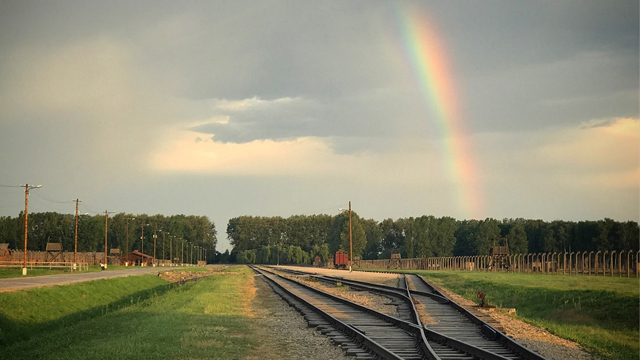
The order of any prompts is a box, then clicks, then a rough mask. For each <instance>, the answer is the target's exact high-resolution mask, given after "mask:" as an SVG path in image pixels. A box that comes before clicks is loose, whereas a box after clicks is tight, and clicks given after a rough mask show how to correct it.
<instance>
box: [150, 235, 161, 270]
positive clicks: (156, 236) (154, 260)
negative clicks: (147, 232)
mask: <svg viewBox="0 0 640 360" xmlns="http://www.w3.org/2000/svg"><path fill="white" fill-rule="evenodd" d="M158 231H162V230H157V231H156V230H153V262H152V265H153V266H155V265H156V239H158Z"/></svg>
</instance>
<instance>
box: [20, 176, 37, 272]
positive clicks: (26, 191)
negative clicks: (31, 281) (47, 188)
mask: <svg viewBox="0 0 640 360" xmlns="http://www.w3.org/2000/svg"><path fill="white" fill-rule="evenodd" d="M22 186H24V265H23V266H22V275H23V276H25V275H27V233H28V230H29V227H28V224H29V222H28V218H29V211H28V209H29V190H31V189H38V188H41V187H42V185H38V186H29V184H24V185H22ZM22 186H21V187H22Z"/></svg>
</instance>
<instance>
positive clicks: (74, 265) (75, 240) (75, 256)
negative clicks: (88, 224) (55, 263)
mask: <svg viewBox="0 0 640 360" xmlns="http://www.w3.org/2000/svg"><path fill="white" fill-rule="evenodd" d="M75 202H76V231H75V234H74V241H73V244H74V245H73V270H75V269H76V264H77V263H78V261H77V258H78V203H79V202H81V200H79V199H76V200H75Z"/></svg>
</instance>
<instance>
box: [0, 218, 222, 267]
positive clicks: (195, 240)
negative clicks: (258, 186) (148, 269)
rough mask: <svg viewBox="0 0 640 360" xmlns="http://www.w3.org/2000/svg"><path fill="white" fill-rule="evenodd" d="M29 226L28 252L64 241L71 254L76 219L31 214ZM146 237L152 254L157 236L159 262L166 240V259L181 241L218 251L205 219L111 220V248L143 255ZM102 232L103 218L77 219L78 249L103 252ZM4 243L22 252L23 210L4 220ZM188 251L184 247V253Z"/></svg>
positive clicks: (0, 226) (0, 238) (0, 223)
mask: <svg viewBox="0 0 640 360" xmlns="http://www.w3.org/2000/svg"><path fill="white" fill-rule="evenodd" d="M28 227H29V229H28V245H27V249H28V250H32V251H44V250H45V249H46V245H47V243H50V242H55V243H62V248H63V250H64V251H73V249H74V241H75V240H74V238H75V216H74V215H71V214H60V213H57V212H42V213H30V214H29V218H28ZM143 233H144V253H145V254H148V255H152V256H153V236H154V234H155V235H156V236H157V239H156V240H157V247H158V250H157V255H156V257H158V258H160V256H161V255H159V254H161V252H158V251H161V250H159V249H161V248H162V244H163V243H162V242H163V241H164V246H165V253H166V257H167V259H168V256H169V253H170V251H169V246H173V249H172V250H173V254H178V253H180V251H182V241H183V240H184V241H187V242H189V243H190V244H193V245H196V246H200V247H203V248H206V249H211V250H215V246H216V243H217V238H216V227H215V224H214V223H213V222H212V221H211V220H209V218H208V217H206V216H195V215H188V216H185V215H171V216H164V215H146V214H137V215H133V214H125V213H118V214H114V215H113V216H111V215H109V217H108V224H107V241H108V245H107V246H108V248H109V249H112V248H119V249H120V250H121V251H122V252H123V253H128V252H130V251H132V250H138V251H141V250H142V242H143V239H142V238H141V236H142V235H143ZM104 234H105V215H93V216H91V215H79V216H78V251H81V252H84V251H87V252H91V251H104ZM127 234H128V241H127ZM171 239H173V240H171ZM127 242H128V248H127ZM0 243H9V248H10V249H14V250H15V249H19V250H22V249H24V212H21V213H20V214H19V215H18V216H17V217H10V216H3V217H0ZM186 249H187V247H186V244H185V252H186ZM209 253H210V254H209ZM207 256H208V257H210V260H211V261H213V258H214V251H209V252H208V255H207Z"/></svg>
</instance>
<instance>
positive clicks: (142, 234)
mask: <svg viewBox="0 0 640 360" xmlns="http://www.w3.org/2000/svg"><path fill="white" fill-rule="evenodd" d="M145 226H149V224H144V223H143V224H141V225H140V239H141V240H142V248H141V252H142V255H144V227H145Z"/></svg>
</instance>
